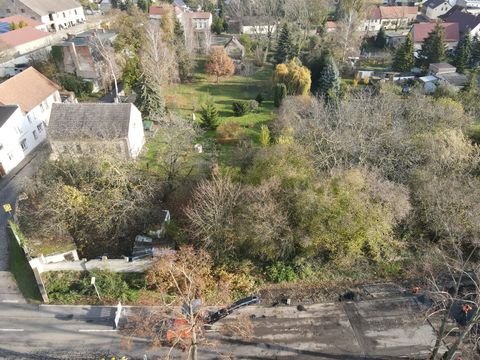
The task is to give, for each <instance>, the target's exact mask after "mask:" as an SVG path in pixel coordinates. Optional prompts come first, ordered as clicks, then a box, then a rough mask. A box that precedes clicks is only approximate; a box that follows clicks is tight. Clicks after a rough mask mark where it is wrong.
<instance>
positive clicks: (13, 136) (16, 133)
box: [0, 108, 28, 174]
mask: <svg viewBox="0 0 480 360" xmlns="http://www.w3.org/2000/svg"><path fill="white" fill-rule="evenodd" d="M25 121H26V119H25V117H24V116H23V114H22V111H21V110H20V108H17V110H16V111H15V112H14V113H13V114H12V116H11V117H10V119H8V120H7V121H6V122H5V124H3V126H2V127H1V128H0V144H2V148H1V149H0V163H1V164H2V166H3V170H4V171H5V173H6V174H8V173H9V172H10V171H11V170H12V169H13V168H15V166H17V165H18V164H19V163H20V162H21V161H22V160H23V159H24V158H25V155H26V154H25V152H24V151H23V150H22V147H21V146H20V136H21V134H22V131H26V130H23V129H24V128H26V127H28V126H27V125H28V124H25V126H23V125H24V124H23V123H24V122H25Z"/></svg>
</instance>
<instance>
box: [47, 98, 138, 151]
mask: <svg viewBox="0 0 480 360" xmlns="http://www.w3.org/2000/svg"><path fill="white" fill-rule="evenodd" d="M48 140H49V142H50V145H51V147H52V150H53V154H54V156H57V157H58V156H59V155H61V154H65V153H68V154H73V155H82V154H95V153H99V154H104V153H106V152H109V153H112V154H116V155H118V156H120V157H122V158H125V159H135V158H137V157H138V155H139V154H140V151H141V150H142V147H143V144H144V143H145V136H144V132H143V125H142V115H141V114H140V111H138V109H137V108H136V107H135V105H133V104H131V103H128V104H125V103H121V104H106V103H94V104H87V103H82V104H54V105H53V107H52V112H51V115H50V123H49V127H48Z"/></svg>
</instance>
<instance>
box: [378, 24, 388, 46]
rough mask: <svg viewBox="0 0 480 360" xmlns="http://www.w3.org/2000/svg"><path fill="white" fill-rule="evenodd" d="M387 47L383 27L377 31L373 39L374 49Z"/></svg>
mask: <svg viewBox="0 0 480 360" xmlns="http://www.w3.org/2000/svg"><path fill="white" fill-rule="evenodd" d="M386 46H387V35H386V34H385V29H384V28H383V26H382V27H381V28H380V30H378V33H377V36H376V37H375V47H376V48H377V49H385V47H386Z"/></svg>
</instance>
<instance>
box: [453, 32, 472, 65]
mask: <svg viewBox="0 0 480 360" xmlns="http://www.w3.org/2000/svg"><path fill="white" fill-rule="evenodd" d="M471 54H472V40H471V38H470V32H469V31H467V32H466V33H465V34H464V35H463V37H462V38H461V39H460V42H459V43H458V45H457V48H456V49H455V59H454V65H455V66H456V67H457V71H458V72H459V73H460V74H463V73H464V72H465V68H466V67H467V66H468V64H470V57H471Z"/></svg>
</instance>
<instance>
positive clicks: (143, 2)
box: [137, 0, 151, 13]
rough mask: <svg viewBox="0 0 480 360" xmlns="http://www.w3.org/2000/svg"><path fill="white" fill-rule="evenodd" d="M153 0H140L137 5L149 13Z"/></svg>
mask: <svg viewBox="0 0 480 360" xmlns="http://www.w3.org/2000/svg"><path fill="white" fill-rule="evenodd" d="M150 5H151V1H150V0H138V1H137V6H138V8H139V9H140V10H142V11H143V12H146V13H148V9H149V8H150Z"/></svg>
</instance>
